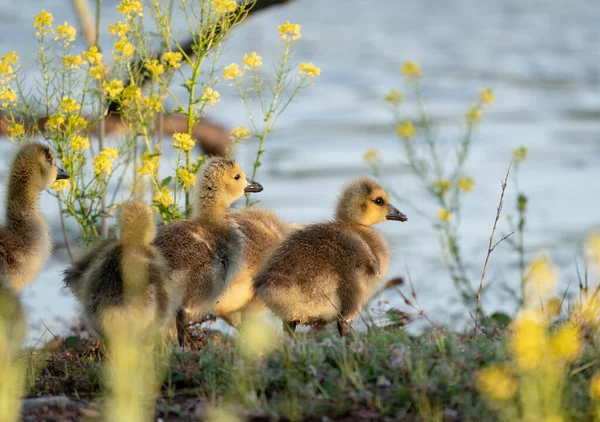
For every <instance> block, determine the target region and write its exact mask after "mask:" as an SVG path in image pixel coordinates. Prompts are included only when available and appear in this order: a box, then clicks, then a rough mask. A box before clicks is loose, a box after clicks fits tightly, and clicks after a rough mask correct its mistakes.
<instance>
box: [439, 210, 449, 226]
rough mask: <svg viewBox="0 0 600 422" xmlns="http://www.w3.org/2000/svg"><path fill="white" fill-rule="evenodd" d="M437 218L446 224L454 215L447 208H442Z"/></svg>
mask: <svg viewBox="0 0 600 422" xmlns="http://www.w3.org/2000/svg"><path fill="white" fill-rule="evenodd" d="M437 216H438V218H439V219H440V220H442V221H444V222H446V223H447V222H449V221H450V220H452V214H451V213H450V212H449V211H448V210H447V209H446V208H440V209H439V211H438V213H437Z"/></svg>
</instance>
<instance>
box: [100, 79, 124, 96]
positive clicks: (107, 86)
mask: <svg viewBox="0 0 600 422" xmlns="http://www.w3.org/2000/svg"><path fill="white" fill-rule="evenodd" d="M102 88H104V91H105V92H106V94H107V95H108V98H115V97H117V96H118V95H119V94H120V93H121V92H123V81H120V80H118V79H113V80H112V81H110V82H104V83H103V84H102Z"/></svg>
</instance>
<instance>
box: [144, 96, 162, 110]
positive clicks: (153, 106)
mask: <svg viewBox="0 0 600 422" xmlns="http://www.w3.org/2000/svg"><path fill="white" fill-rule="evenodd" d="M142 106H143V107H146V108H148V109H150V110H152V111H154V112H155V113H158V112H159V111H161V110H162V108H163V105H162V101H161V99H160V95H158V94H157V93H156V92H154V93H152V94H150V96H149V97H142Z"/></svg>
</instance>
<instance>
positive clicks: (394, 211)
mask: <svg viewBox="0 0 600 422" xmlns="http://www.w3.org/2000/svg"><path fill="white" fill-rule="evenodd" d="M385 219H386V220H394V221H406V220H408V219H407V218H406V216H405V215H404V214H402V213H401V212H400V211H399V210H398V208H396V207H395V206H393V205H388V214H386V216H385Z"/></svg>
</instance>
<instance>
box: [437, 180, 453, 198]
mask: <svg viewBox="0 0 600 422" xmlns="http://www.w3.org/2000/svg"><path fill="white" fill-rule="evenodd" d="M451 188H452V182H451V181H450V180H448V179H440V180H436V181H435V182H433V191H434V192H435V193H436V194H437V195H445V194H446V193H448V191H450V189H451Z"/></svg>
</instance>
